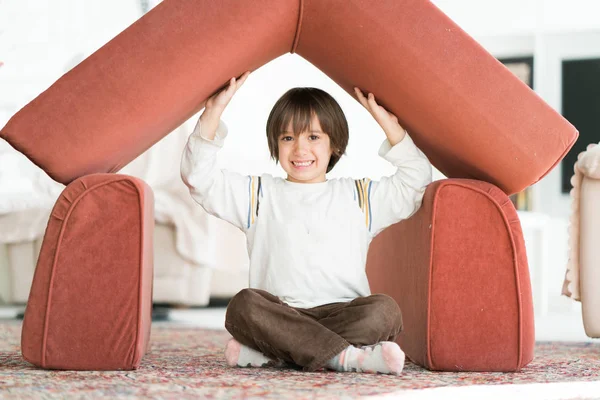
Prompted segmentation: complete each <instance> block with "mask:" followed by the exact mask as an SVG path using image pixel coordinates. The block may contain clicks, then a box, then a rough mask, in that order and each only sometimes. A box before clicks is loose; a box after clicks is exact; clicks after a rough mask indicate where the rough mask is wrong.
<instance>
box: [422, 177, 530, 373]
mask: <svg viewBox="0 0 600 400" xmlns="http://www.w3.org/2000/svg"><path fill="white" fill-rule="evenodd" d="M484 183H485V182H484ZM451 185H452V186H461V187H464V188H468V189H470V190H473V191H474V192H478V193H480V194H482V195H484V196H485V197H487V198H488V199H489V200H490V201H491V202H492V204H494V205H495V206H496V209H498V211H500V215H501V216H502V220H503V221H504V225H505V227H506V228H507V231H508V237H509V239H510V244H511V248H512V252H513V268H514V270H515V271H514V272H515V286H516V290H517V304H518V307H519V328H518V330H519V334H518V340H519V341H518V343H519V345H518V353H519V354H518V357H517V368H516V370H519V368H520V365H521V361H522V359H523V349H522V345H523V301H522V298H521V281H520V277H519V271H518V264H519V263H518V261H517V252H516V245H515V240H514V235H513V233H512V230H511V229H510V223H509V221H508V217H507V216H506V214H505V213H504V212H502V207H501V206H500V205H499V204H498V202H497V201H496V200H495V199H494V198H493V197H492V196H491V195H490V194H489V193H487V192H486V191H484V190H482V189H479V188H476V187H473V186H471V185H468V184H465V183H459V182H448V183H444V184H442V185H440V186H439V187H438V190H437V191H438V192H439V191H441V189H442V188H443V187H446V186H451ZM504 194H505V195H506V193H504ZM435 199H436V201H434V205H436V202H437V196H436V197H435ZM434 212H435V207H434V210H433V212H432V215H435V213H434ZM432 247H433V246H432ZM432 255H433V254H432ZM432 260H433V259H432ZM429 293H430V296H431V281H430V288H429ZM429 308H430V307H428V309H427V313H428V314H429ZM429 325H430V321H429V318H428V321H427V326H428V332H427V350H428V353H429V341H430V338H429Z"/></svg>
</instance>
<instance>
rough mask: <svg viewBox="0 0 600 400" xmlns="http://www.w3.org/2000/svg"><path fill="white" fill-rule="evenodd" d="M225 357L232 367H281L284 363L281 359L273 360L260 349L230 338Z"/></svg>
mask: <svg viewBox="0 0 600 400" xmlns="http://www.w3.org/2000/svg"><path fill="white" fill-rule="evenodd" d="M225 359H226V360H227V365H229V366H230V367H235V366H236V365H237V366H238V367H267V366H273V367H280V366H282V365H283V361H281V360H273V359H271V358H269V357H267V356H265V355H264V354H262V353H261V352H260V351H256V350H254V349H251V348H250V347H248V346H245V345H243V344H241V343H240V342H238V341H237V340H235V339H233V338H232V339H230V340H229V342H227V347H226V348H225Z"/></svg>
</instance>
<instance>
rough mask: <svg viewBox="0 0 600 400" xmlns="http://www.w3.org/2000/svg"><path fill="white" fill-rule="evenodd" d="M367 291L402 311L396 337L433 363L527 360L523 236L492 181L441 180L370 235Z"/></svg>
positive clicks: (414, 356) (468, 367)
mask: <svg viewBox="0 0 600 400" xmlns="http://www.w3.org/2000/svg"><path fill="white" fill-rule="evenodd" d="M367 275H368V278H369V283H370V285H371V291H372V292H373V293H385V294H388V295H390V296H391V297H393V298H394V299H395V300H396V302H397V303H398V305H399V306H400V309H401V310H402V316H403V324H404V330H403V332H402V333H401V334H400V336H399V337H398V343H399V344H400V346H401V347H402V348H403V349H404V351H405V352H406V355H407V356H408V357H409V358H410V359H411V360H413V361H414V362H416V363H417V364H419V365H421V366H424V367H426V368H428V369H431V370H440V371H517V370H519V369H520V368H522V367H524V366H525V365H527V364H528V363H529V362H530V361H531V360H532V359H533V348H534V341H535V337H534V336H535V335H534V318H533V300H532V294H531V283H530V279H529V269H528V265H527V255H526V252H525V245H524V241H523V233H522V231H521V225H520V222H519V218H518V216H517V212H516V211H515V209H514V207H513V205H512V203H511V201H510V200H509V199H508V197H507V196H506V194H504V193H503V192H502V191H501V190H500V189H499V188H497V187H495V186H493V185H491V184H489V183H485V182H481V181H473V180H467V179H447V180H442V181H436V182H434V183H432V184H431V185H430V186H429V187H428V188H427V190H426V192H425V196H424V198H423V205H422V206H421V208H420V209H419V210H418V211H417V212H416V213H415V214H414V215H413V216H412V217H411V218H409V219H407V220H404V221H402V222H399V223H397V224H395V225H392V226H391V227H389V228H387V229H386V230H385V231H383V232H381V233H380V234H379V235H378V236H376V237H375V238H374V239H373V242H371V247H370V248H369V254H368V256H367Z"/></svg>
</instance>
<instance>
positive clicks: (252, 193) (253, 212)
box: [246, 175, 263, 228]
mask: <svg viewBox="0 0 600 400" xmlns="http://www.w3.org/2000/svg"><path fill="white" fill-rule="evenodd" d="M261 197H263V191H262V182H261V178H260V176H251V175H248V223H247V226H246V227H247V228H250V226H252V225H254V222H255V221H256V218H257V217H258V210H259V206H260V198H261Z"/></svg>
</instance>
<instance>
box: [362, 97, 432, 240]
mask: <svg viewBox="0 0 600 400" xmlns="http://www.w3.org/2000/svg"><path fill="white" fill-rule="evenodd" d="M355 91H356V94H357V97H358V100H359V101H360V103H361V104H362V105H363V106H364V107H365V108H366V109H367V110H368V111H369V113H371V115H372V116H373V118H375V120H376V121H377V123H379V125H380V126H381V127H382V128H383V130H384V132H385V134H386V136H387V139H386V140H385V141H384V142H383V143H382V145H381V147H380V148H379V155H380V156H381V157H383V158H384V159H386V160H387V161H389V162H390V163H392V164H393V165H394V166H395V167H397V169H396V173H395V174H394V175H392V176H386V177H383V178H381V180H379V181H372V180H370V179H368V178H365V179H362V180H361V181H360V185H358V186H359V187H358V188H357V190H360V191H361V192H362V193H361V198H363V199H364V200H365V202H364V203H365V207H363V208H364V211H365V213H367V215H368V221H369V226H368V228H369V231H370V232H371V233H372V234H373V236H375V235H377V234H378V233H379V232H381V231H382V230H383V229H385V228H386V227H388V226H389V225H392V224H394V223H396V222H399V221H401V220H403V219H406V218H408V217H410V216H411V215H412V214H414V213H415V212H416V211H417V210H418V209H419V207H420V206H421V201H422V199H423V194H424V193H425V189H426V187H427V185H429V184H430V183H431V180H432V168H431V164H430V163H429V160H428V159H427V157H426V156H425V155H424V154H423V152H422V151H421V150H419V148H417V146H415V144H414V142H413V141H412V138H411V137H410V136H409V135H408V132H406V130H405V129H404V128H403V127H402V126H401V125H400V124H399V123H398V118H397V117H396V116H395V115H394V114H392V113H390V112H389V111H387V110H386V109H385V108H383V107H382V106H380V105H378V104H377V102H376V101H375V97H374V96H373V94H372V93H369V96H368V98H366V97H365V96H364V95H363V94H362V92H361V91H360V89H358V88H355Z"/></svg>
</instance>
